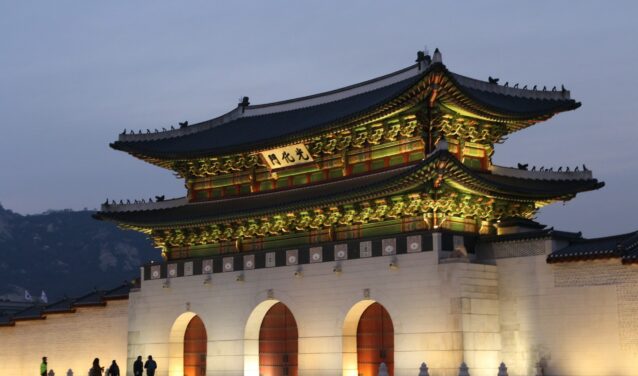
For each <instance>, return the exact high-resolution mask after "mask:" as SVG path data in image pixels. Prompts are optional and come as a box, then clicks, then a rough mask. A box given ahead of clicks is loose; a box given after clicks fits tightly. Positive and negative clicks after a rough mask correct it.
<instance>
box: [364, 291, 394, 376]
mask: <svg viewBox="0 0 638 376" xmlns="http://www.w3.org/2000/svg"><path fill="white" fill-rule="evenodd" d="M381 362H384V363H385V364H386V366H388V373H389V374H390V376H393V375H394V327H393V325H392V319H391V318H390V315H389V314H388V311H386V309H385V308H383V306H382V305H381V304H379V303H373V304H372V305H370V307H368V308H367V309H366V310H365V311H363V314H362V315H361V318H360V319H359V325H358V326H357V367H358V369H359V372H358V373H359V375H361V376H377V374H378V372H379V364H381Z"/></svg>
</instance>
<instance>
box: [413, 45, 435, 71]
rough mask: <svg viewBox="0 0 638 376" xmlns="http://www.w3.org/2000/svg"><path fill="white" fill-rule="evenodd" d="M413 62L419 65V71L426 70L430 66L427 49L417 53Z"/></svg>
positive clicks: (430, 59) (430, 61)
mask: <svg viewBox="0 0 638 376" xmlns="http://www.w3.org/2000/svg"><path fill="white" fill-rule="evenodd" d="M415 61H416V63H417V64H418V65H419V70H422V69H424V68H427V67H428V66H429V65H430V64H432V58H431V57H430V54H429V53H428V49H427V47H425V48H424V49H423V51H417V53H416V60H415Z"/></svg>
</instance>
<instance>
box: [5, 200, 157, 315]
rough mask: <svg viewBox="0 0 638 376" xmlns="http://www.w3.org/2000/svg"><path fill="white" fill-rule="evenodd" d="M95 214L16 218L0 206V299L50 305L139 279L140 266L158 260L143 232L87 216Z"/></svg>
mask: <svg viewBox="0 0 638 376" xmlns="http://www.w3.org/2000/svg"><path fill="white" fill-rule="evenodd" d="M93 213H94V212H93V211H89V210H83V211H72V210H62V211H47V212H45V213H42V214H36V215H20V214H17V213H14V212H12V211H10V210H7V209H4V208H3V207H2V205H0V299H24V290H25V289H26V290H28V291H29V292H30V293H31V295H32V296H33V298H34V299H36V298H39V297H40V294H41V291H42V290H44V291H45V292H46V294H47V296H48V298H49V302H52V301H53V300H55V299H58V298H61V297H63V296H64V295H67V296H70V297H75V296H78V295H80V294H84V293H86V292H89V291H90V290H92V289H94V288H112V287H113V286H117V285H119V284H121V283H122V282H123V281H125V280H131V279H133V278H136V277H139V266H140V265H141V264H143V263H147V262H150V261H151V260H155V261H159V260H160V259H161V258H160V252H159V251H158V250H157V249H155V248H153V247H152V245H151V242H150V241H149V240H148V239H147V238H146V236H144V235H143V234H140V233H137V232H135V231H124V230H121V229H119V228H118V227H117V226H115V225H114V224H112V223H108V222H101V221H97V220H95V219H93V218H91V215H92V214H93Z"/></svg>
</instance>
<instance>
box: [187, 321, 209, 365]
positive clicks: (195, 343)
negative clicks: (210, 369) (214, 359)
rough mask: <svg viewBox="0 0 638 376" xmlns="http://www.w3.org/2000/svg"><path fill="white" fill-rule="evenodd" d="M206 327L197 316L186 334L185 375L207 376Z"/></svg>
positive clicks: (189, 324)
mask: <svg viewBox="0 0 638 376" xmlns="http://www.w3.org/2000/svg"><path fill="white" fill-rule="evenodd" d="M207 338H208V337H207V335H206V328H205V327H204V323H203V322H202V320H201V319H200V318H199V316H195V317H193V318H192V319H191V321H190V322H189V323H188V326H187V327H186V333H185V334H184V376H206V342H207Z"/></svg>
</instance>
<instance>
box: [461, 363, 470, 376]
mask: <svg viewBox="0 0 638 376" xmlns="http://www.w3.org/2000/svg"><path fill="white" fill-rule="evenodd" d="M459 376H470V369H469V368H467V364H465V362H463V363H461V366H460V367H459Z"/></svg>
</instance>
